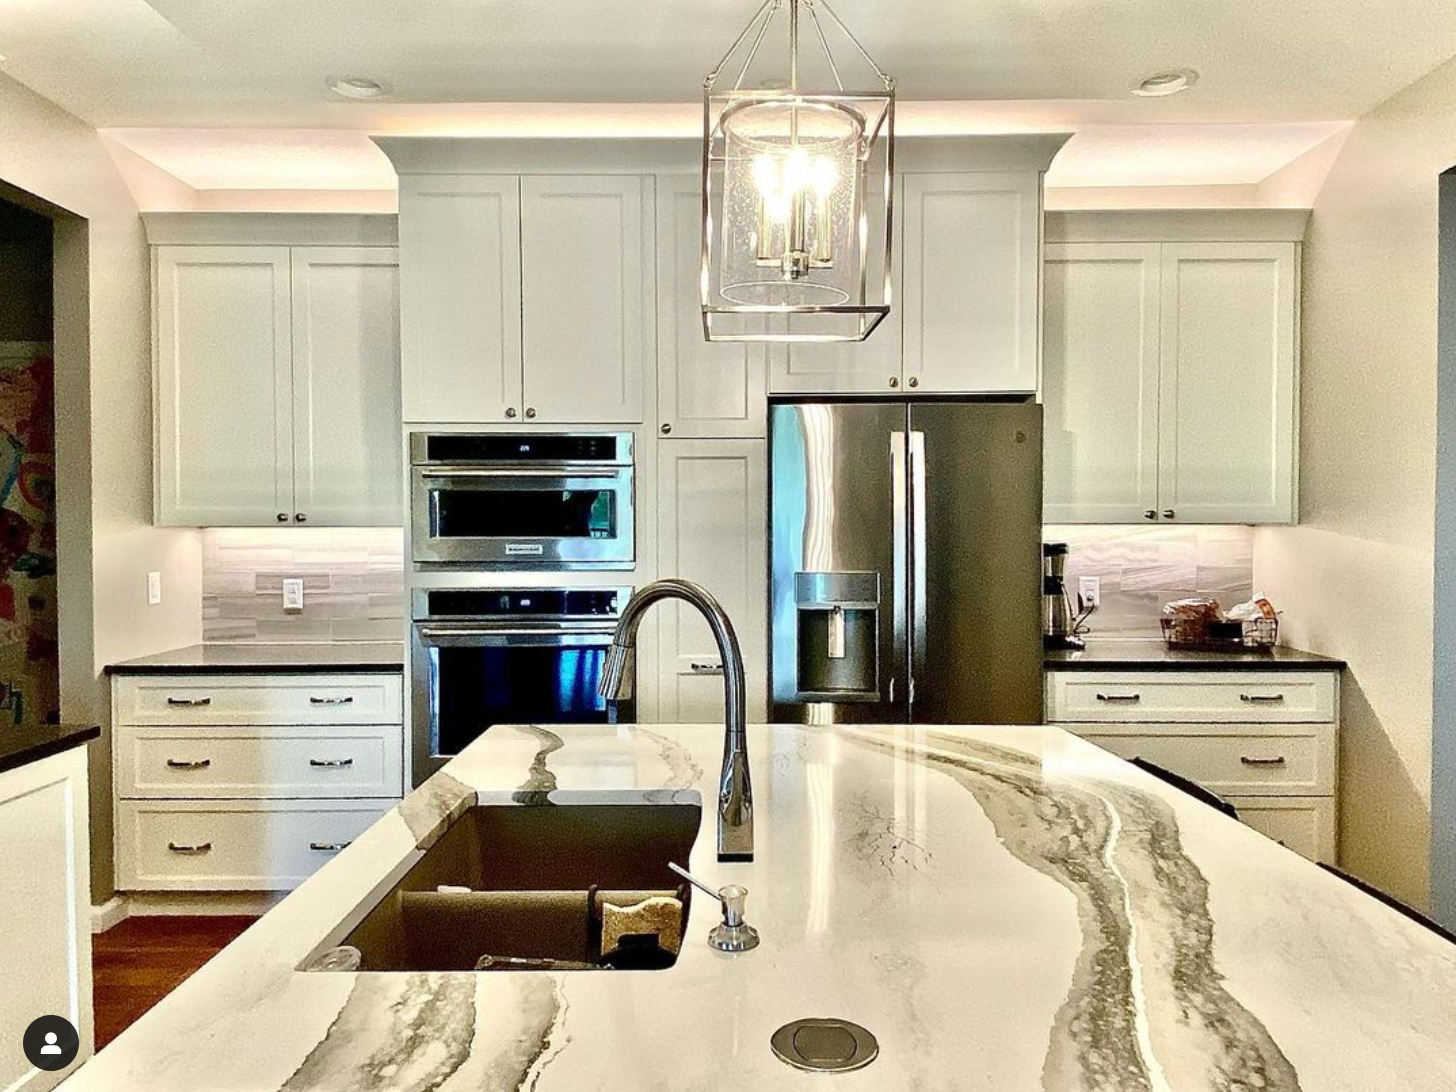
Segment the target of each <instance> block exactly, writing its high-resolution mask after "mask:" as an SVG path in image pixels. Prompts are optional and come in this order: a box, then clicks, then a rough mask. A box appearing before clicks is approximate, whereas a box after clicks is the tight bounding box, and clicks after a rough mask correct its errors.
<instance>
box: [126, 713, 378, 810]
mask: <svg viewBox="0 0 1456 1092" xmlns="http://www.w3.org/2000/svg"><path fill="white" fill-rule="evenodd" d="M115 748H116V752H115V753H116V790H117V795H118V796H120V797H122V798H133V797H135V798H149V799H163V798H169V797H170V798H176V797H182V798H185V799H228V798H234V799H244V800H246V799H292V798H309V797H315V798H330V797H371V796H399V795H400V793H401V789H402V788H403V784H404V770H403V760H402V756H403V754H404V731H403V729H401V728H395V727H384V726H377V727H376V726H367V725H366V726H363V727H358V728H353V727H342V728H335V727H317V728H311V727H307V726H303V727H296V728H295V727H277V728H240V727H218V728H207V729H206V730H199V729H196V728H174V727H169V726H158V727H139V726H135V725H133V726H122V727H119V728H117V729H116V742H115Z"/></svg>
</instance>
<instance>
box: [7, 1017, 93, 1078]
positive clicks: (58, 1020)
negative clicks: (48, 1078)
mask: <svg viewBox="0 0 1456 1092" xmlns="http://www.w3.org/2000/svg"><path fill="white" fill-rule="evenodd" d="M21 1045H22V1046H23V1047H24V1048H25V1056H26V1058H27V1059H29V1060H30V1064H31V1065H33V1066H35V1067H36V1068H37V1069H49V1070H57V1069H65V1068H66V1066H68V1065H70V1064H71V1063H72V1062H74V1061H75V1060H76V1055H77V1054H79V1053H80V1051H81V1036H80V1034H79V1033H78V1032H77V1031H76V1027H75V1025H74V1024H72V1023H71V1021H69V1020H67V1019H66V1018H65V1017H64V1016H38V1017H36V1018H35V1019H34V1020H32V1021H31V1022H30V1026H29V1027H28V1028H26V1029H25V1036H24V1038H23V1039H22V1040H21Z"/></svg>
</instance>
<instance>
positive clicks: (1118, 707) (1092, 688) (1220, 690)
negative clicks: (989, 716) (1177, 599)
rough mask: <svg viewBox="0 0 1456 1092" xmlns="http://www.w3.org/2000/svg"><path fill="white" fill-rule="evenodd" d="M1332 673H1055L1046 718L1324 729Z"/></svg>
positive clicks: (1330, 710) (1331, 715) (1330, 707)
mask: <svg viewBox="0 0 1456 1092" xmlns="http://www.w3.org/2000/svg"><path fill="white" fill-rule="evenodd" d="M1336 682H1337V676H1336V674H1335V673H1334V672H1333V671H1298V672H1292V671H1284V672H1279V671H1240V672H1237V673H1230V674H1220V673H1215V672H1207V671H1205V672H1196V671H1188V672H1174V671H1169V672H1160V673H1148V672H1141V673H1139V672H1116V671H1054V672H1051V673H1049V674H1048V676H1047V711H1046V719H1047V720H1048V721H1049V722H1050V723H1053V724H1058V723H1062V722H1071V723H1078V722H1102V723H1129V722H1147V721H1164V722H1174V723H1177V722H1198V721H1216V722H1219V723H1245V724H1291V723H1324V722H1329V721H1333V720H1334V719H1335V716H1336V709H1335V703H1336Z"/></svg>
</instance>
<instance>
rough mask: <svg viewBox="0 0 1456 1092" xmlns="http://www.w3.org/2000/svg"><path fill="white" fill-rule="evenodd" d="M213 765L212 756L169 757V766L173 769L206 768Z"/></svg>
mask: <svg viewBox="0 0 1456 1092" xmlns="http://www.w3.org/2000/svg"><path fill="white" fill-rule="evenodd" d="M211 765H212V759H210V758H169V759H167V767H168V769H172V770H205V769H207V768H208V767H209V766H211Z"/></svg>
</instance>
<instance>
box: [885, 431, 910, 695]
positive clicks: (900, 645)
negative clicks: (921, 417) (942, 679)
mask: <svg viewBox="0 0 1456 1092" xmlns="http://www.w3.org/2000/svg"><path fill="white" fill-rule="evenodd" d="M906 473H907V468H906V458H905V433H904V432H901V431H900V430H898V429H897V430H895V431H894V432H891V433H890V508H891V513H890V514H891V522H892V524H893V534H894V557H893V560H892V562H891V564H892V566H893V568H894V570H895V573H894V580H893V582H892V586H893V588H894V591H893V593H892V594H893V595H894V599H895V601H894V603H893V605H892V618H893V624H894V627H895V645H894V647H895V663H894V665H893V667H892V671H893V672H894V674H892V675H891V676H890V694H889V700H890V702H891V703H892V704H893V703H894V701H895V674H898V673H899V671H900V665H901V663H904V664H905V671H906V674H907V675H908V674H909V673H910V665H909V663H908V660H909V656H908V654H907V653H908V649H907V635H906V629H907V627H908V623H909V617H908V615H909V609H910V597H909V588H908V587H907V586H906V582H907V574H908V572H909V568H910V544H909V542H908V541H907V539H908V535H909V527H910V508H909V503H910V502H909V496H908V492H909V487H908V483H907V481H906ZM901 657H904V659H903V660H902V659H901ZM907 719H908V718H907Z"/></svg>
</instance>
